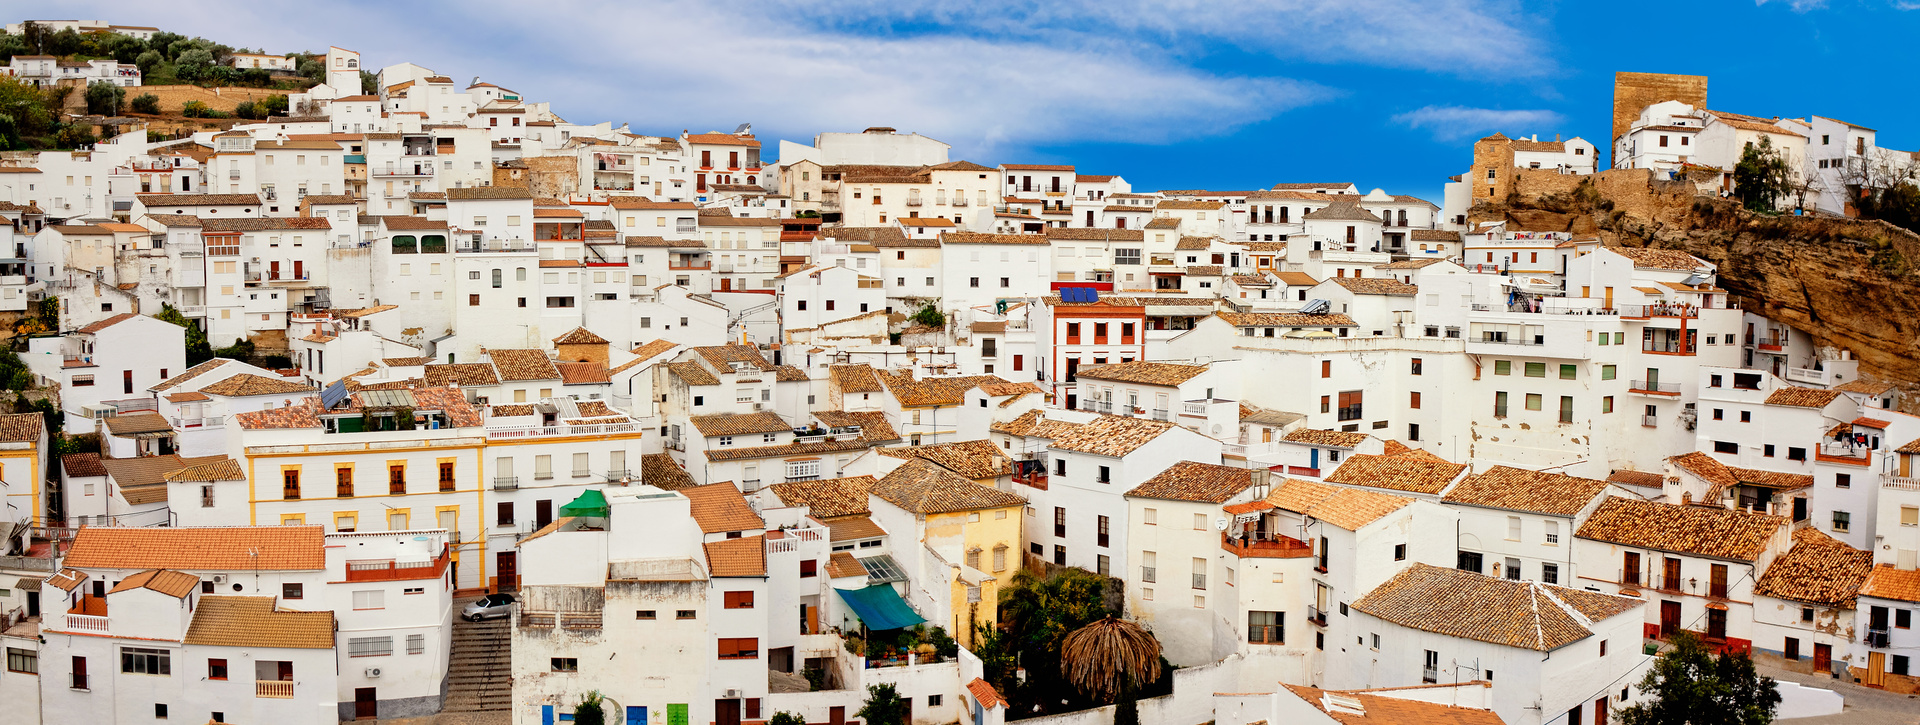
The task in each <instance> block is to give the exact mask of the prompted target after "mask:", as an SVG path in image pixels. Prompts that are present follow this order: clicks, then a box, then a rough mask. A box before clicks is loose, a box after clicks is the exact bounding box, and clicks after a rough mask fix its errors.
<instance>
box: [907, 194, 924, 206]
mask: <svg viewBox="0 0 1920 725" xmlns="http://www.w3.org/2000/svg"><path fill="white" fill-rule="evenodd" d="M925 203H926V202H923V201H921V200H920V197H917V196H910V197H907V206H921V205H924V204H925Z"/></svg>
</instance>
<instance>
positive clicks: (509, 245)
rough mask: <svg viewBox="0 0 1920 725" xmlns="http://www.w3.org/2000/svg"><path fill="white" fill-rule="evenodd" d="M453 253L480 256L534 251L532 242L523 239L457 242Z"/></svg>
mask: <svg viewBox="0 0 1920 725" xmlns="http://www.w3.org/2000/svg"><path fill="white" fill-rule="evenodd" d="M453 251H454V252H457V253H459V254H482V253H487V252H532V251H536V247H535V246H534V243H533V242H530V241H527V240H523V239H488V240H485V241H473V240H457V241H456V243H455V244H454V246H453Z"/></svg>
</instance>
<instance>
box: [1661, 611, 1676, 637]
mask: <svg viewBox="0 0 1920 725" xmlns="http://www.w3.org/2000/svg"><path fill="white" fill-rule="evenodd" d="M1678 631H1680V603H1679V602H1661V603H1660V638H1661V639H1665V638H1667V637H1671V636H1673V634H1674V633H1675V632H1678Z"/></svg>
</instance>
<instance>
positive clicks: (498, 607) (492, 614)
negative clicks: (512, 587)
mask: <svg viewBox="0 0 1920 725" xmlns="http://www.w3.org/2000/svg"><path fill="white" fill-rule="evenodd" d="M513 601H514V600H513V595H512V594H488V595H486V596H484V597H481V598H479V599H475V600H473V601H472V602H468V603H467V608H466V609H463V610H461V611H460V618H461V619H465V620H467V621H469V622H478V621H480V620H482V619H497V618H500V617H505V616H507V615H508V614H509V613H511V612H512V611H513Z"/></svg>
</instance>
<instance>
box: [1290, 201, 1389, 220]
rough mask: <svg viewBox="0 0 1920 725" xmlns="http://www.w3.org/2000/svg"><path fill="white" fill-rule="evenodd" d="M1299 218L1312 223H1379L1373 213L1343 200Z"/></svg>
mask: <svg viewBox="0 0 1920 725" xmlns="http://www.w3.org/2000/svg"><path fill="white" fill-rule="evenodd" d="M1300 218H1301V219H1302V220H1313V221H1320V220H1331V221H1355V222H1378V221H1380V217H1378V216H1375V215H1374V213H1373V212H1370V211H1367V210H1365V209H1362V208H1360V205H1359V204H1356V203H1353V202H1350V201H1344V200H1340V201H1334V202H1333V203H1331V204H1328V205H1326V206H1325V207H1322V208H1319V209H1315V210H1313V211H1310V212H1307V213H1305V214H1302V215H1300Z"/></svg>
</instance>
